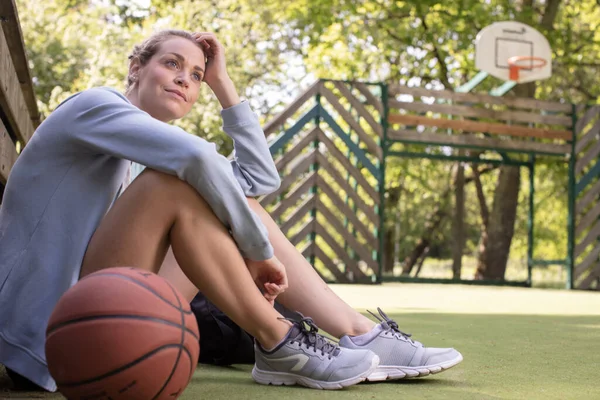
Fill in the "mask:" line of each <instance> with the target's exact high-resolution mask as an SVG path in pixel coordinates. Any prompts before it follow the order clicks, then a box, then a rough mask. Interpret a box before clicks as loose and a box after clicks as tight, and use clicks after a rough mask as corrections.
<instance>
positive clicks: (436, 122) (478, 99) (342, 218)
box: [261, 80, 600, 288]
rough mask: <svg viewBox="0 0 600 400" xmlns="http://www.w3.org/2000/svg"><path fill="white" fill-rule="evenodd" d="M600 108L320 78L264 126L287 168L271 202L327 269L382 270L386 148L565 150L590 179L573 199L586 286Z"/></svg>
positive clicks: (328, 275)
mask: <svg viewBox="0 0 600 400" xmlns="http://www.w3.org/2000/svg"><path fill="white" fill-rule="evenodd" d="M580 109H581V107H580ZM598 115H600V113H598V112H597V109H596V108H592V109H590V110H587V111H586V112H584V113H583V114H582V115H581V116H580V115H578V113H577V112H576V109H575V107H574V106H573V105H572V104H565V103H558V102H549V101H540V100H534V99H525V98H516V97H495V96H490V95H482V94H472V93H455V92H451V91H446V90H427V89H423V88H413V87H406V86H402V85H384V84H377V85H367V84H364V83H359V82H341V81H329V80H328V81H318V82H316V83H315V84H314V85H313V86H311V87H310V88H309V89H308V90H306V91H305V92H304V93H303V94H302V95H300V96H299V97H298V98H297V99H296V100H295V101H294V102H293V103H291V104H290V105H289V106H288V107H287V108H286V109H285V110H283V111H282V112H281V113H280V114H279V115H278V116H277V117H275V118H274V119H273V120H272V121H270V122H269V123H268V124H266V125H265V127H264V129H265V133H266V134H267V135H268V136H269V135H271V136H270V141H271V150H272V153H273V155H274V157H275V159H276V164H277V168H278V169H279V171H280V173H281V175H282V177H283V179H282V185H281V188H280V189H279V190H278V191H277V192H276V193H273V194H271V195H268V196H265V197H264V198H262V199H261V202H262V204H263V205H264V206H266V207H267V209H268V210H270V212H271V213H272V215H273V216H274V217H275V218H276V219H278V220H279V222H280V223H281V226H282V229H283V231H284V233H286V234H287V235H288V237H289V238H290V240H291V241H292V243H294V244H295V245H297V246H298V247H299V248H300V249H301V251H302V253H303V254H304V255H305V256H306V257H307V258H309V259H310V260H311V262H312V263H313V265H314V266H315V267H316V269H317V271H318V272H319V273H320V274H321V275H322V276H323V277H324V278H325V279H327V280H329V281H337V282H363V281H373V280H376V279H377V278H379V277H380V276H381V275H380V274H381V266H382V263H381V261H382V260H381V254H382V251H383V248H382V232H381V229H380V228H381V226H382V224H383V222H384V214H383V210H382V209H381V208H382V207H383V204H381V201H382V199H383V198H384V197H383V192H384V187H383V185H384V181H385V158H386V155H387V154H388V153H389V154H403V153H402V152H395V151H392V150H393V149H394V148H397V146H398V145H400V146H412V145H415V144H416V145H421V146H423V145H425V146H427V147H432V146H438V147H450V148H457V147H458V148H466V149H472V150H474V152H475V153H476V154H482V153H486V152H494V153H496V154H500V156H501V157H502V159H503V160H504V161H506V162H510V161H511V158H512V157H515V158H518V157H516V155H517V154H519V153H526V154H530V155H533V156H536V157H538V156H552V157H556V158H557V159H559V160H562V161H564V163H565V168H567V167H568V166H570V169H569V171H570V173H571V174H572V175H573V182H578V183H577V187H578V188H579V189H580V190H579V191H577V192H576V191H575V188H570V190H569V201H572V199H573V198H574V197H575V196H576V195H577V194H580V199H579V200H578V202H577V213H578V214H577V215H579V216H580V217H579V219H578V225H577V227H576V228H575V227H574V221H573V219H574V218H573V215H574V212H572V213H570V215H571V218H572V221H571V222H572V223H571V224H570V226H569V227H568V229H572V231H571V232H572V233H573V234H575V230H576V233H577V243H576V244H573V245H572V246H571V247H572V250H574V254H571V255H567V257H565V260H564V261H562V262H563V263H564V264H565V265H568V268H569V269H570V270H571V269H572V267H573V262H574V260H575V258H576V259H577V260H578V265H577V268H576V269H574V270H573V271H574V273H575V275H574V276H575V277H576V278H577V285H576V287H580V288H587V287H589V285H591V284H592V282H596V281H597V280H598V277H599V276H600V269H599V263H598V256H599V255H600V247H598V246H597V241H596V238H597V237H599V236H600V222H598V223H596V222H597V220H598V216H600V207H598V206H597V204H596V202H595V201H594V200H596V197H597V196H596V195H598V194H599V193H600V182H598V179H597V177H598V176H599V175H600V164H597V163H596V161H597V160H598V156H599V155H600V141H599V140H598V130H599V129H600V128H599V126H600V122H599V120H598ZM580 118H581V119H580ZM582 121H583V122H582ZM584 122H585V123H584ZM575 123H576V126H575V125H574V124H575ZM573 132H577V137H574V134H573ZM574 141H575V142H576V143H577V146H576V148H575V146H574ZM406 149H408V147H407V148H406ZM421 151H423V150H421ZM404 154H406V152H405V153H404ZM414 154H416V153H411V155H414ZM423 154H425V153H423ZM448 154H450V153H448ZM575 155H576V156H577V163H576V164H575V162H574V161H570V160H571V159H573V160H574V158H573V157H574V156H575ZM448 159H449V160H450V159H451V157H448ZM522 160H523V158H521V161H520V162H521V163H526V162H524V161H522ZM513 162H514V160H513ZM518 162H519V161H518V160H517V161H516V163H517V164H518ZM575 170H576V173H577V178H575V176H574V174H575ZM584 187H585V188H584ZM571 189H572V190H571ZM595 196H596V197H595ZM573 211H574V210H573ZM566 228H567V227H566ZM572 236H574V235H572ZM572 243H573V242H572ZM542 261H543V260H542Z"/></svg>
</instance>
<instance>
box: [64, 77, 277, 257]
mask: <svg viewBox="0 0 600 400" xmlns="http://www.w3.org/2000/svg"><path fill="white" fill-rule="evenodd" d="M238 106H239V105H238ZM63 107H64V109H63V110H62V111H63V112H62V113H61V115H62V117H63V118H65V117H66V118H68V119H69V126H68V129H67V131H68V136H69V140H71V141H72V143H74V144H75V145H76V146H80V147H81V149H82V151H88V152H93V153H97V154H108V155H111V156H113V157H118V158H122V159H126V160H131V161H134V162H136V163H139V164H142V165H145V166H147V167H149V168H152V169H155V170H157V171H160V172H163V173H166V174H170V175H175V176H177V177H178V178H179V179H181V180H183V181H185V182H187V183H189V184H190V185H191V186H192V187H194V188H195V189H196V190H197V191H198V193H199V194H200V195H201V196H202V197H203V198H204V199H205V200H206V202H207V203H208V204H209V205H210V207H211V208H212V210H213V212H214V213H215V215H216V216H217V217H218V218H219V220H220V221H221V222H222V223H223V224H224V225H225V226H226V227H227V228H228V229H229V230H230V231H231V233H232V236H233V238H234V240H235V241H236V243H237V246H238V248H239V250H240V252H241V253H242V255H243V256H244V257H246V258H250V259H253V260H264V259H267V258H270V257H272V256H273V248H272V246H271V244H270V242H269V240H268V235H267V230H266V228H265V226H264V225H263V223H262V221H261V220H260V218H259V217H258V216H257V215H256V214H255V213H254V212H253V211H252V209H251V208H250V207H249V205H248V202H247V200H246V197H245V195H246V194H247V193H260V192H262V191H264V190H267V189H265V188H264V187H263V186H265V187H267V186H269V185H271V187H272V186H274V184H275V179H274V177H273V176H269V177H267V178H261V177H260V176H261V174H260V173H254V172H248V171H249V170H252V166H253V165H256V166H257V167H256V168H257V170H258V169H260V168H266V169H268V166H267V164H268V162H267V161H262V163H259V162H258V161H257V159H258V158H259V157H260V156H256V155H251V154H247V153H246V152H244V153H245V154H247V155H246V157H245V158H244V161H245V162H247V163H248V165H249V166H248V165H244V167H243V168H242V167H241V166H240V164H243V163H238V162H236V161H234V162H231V163H230V162H229V161H228V160H227V159H226V158H225V157H223V156H222V155H220V154H219V153H218V152H217V149H216V146H215V145H214V143H210V142H208V141H206V140H204V139H201V138H199V137H197V136H194V135H191V134H189V133H187V132H185V131H183V130H182V129H180V128H178V127H176V126H173V125H169V124H167V123H164V122H161V121H158V120H157V119H155V118H152V117H151V116H150V115H149V114H147V113H146V112H144V111H142V110H140V109H139V108H137V107H135V106H134V105H132V104H131V103H130V102H129V101H128V100H127V99H126V98H125V97H124V96H123V95H121V94H120V93H118V92H116V91H112V90H108V89H104V88H94V89H89V90H87V91H85V92H81V93H80V94H78V95H76V96H74V97H73V98H72V99H70V100H69V101H67V102H66V103H65V104H63V106H62V107H59V109H60V108H63ZM243 107H246V106H242V107H240V108H243ZM57 111H58V109H57ZM230 111H231V112H230V113H228V112H227V110H224V113H225V114H226V115H227V114H233V115H230V116H226V118H227V121H226V124H229V126H231V131H233V135H234V136H235V135H236V134H237V133H238V132H239V130H240V129H241V128H240V126H244V123H243V121H245V118H244V115H242V116H241V118H236V117H237V114H236V111H239V110H230ZM248 111H249V108H248V109H247V110H245V111H241V113H243V114H246V113H247V112H248ZM228 129H229V128H228ZM250 140H251V139H250ZM242 142H244V141H243V140H242ZM267 151H268V149H267ZM246 160H247V161H246ZM271 163H272V161H271ZM252 171H253V170H252ZM261 172H262V171H261ZM240 180H241V182H240ZM261 184H262V186H261V188H262V189H261V188H257V185H258V186H260V185H261Z"/></svg>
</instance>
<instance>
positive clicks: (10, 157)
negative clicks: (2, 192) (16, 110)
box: [0, 121, 17, 185]
mask: <svg viewBox="0 0 600 400" xmlns="http://www.w3.org/2000/svg"><path fill="white" fill-rule="evenodd" d="M16 161H17V149H16V148H15V144H14V143H13V141H12V139H11V138H10V136H9V135H8V132H7V131H6V128H5V127H4V124H3V123H2V121H0V181H1V182H2V184H3V185H4V184H6V181H7V180H8V176H9V175H10V170H11V169H12V166H13V165H14V164H15V162H16Z"/></svg>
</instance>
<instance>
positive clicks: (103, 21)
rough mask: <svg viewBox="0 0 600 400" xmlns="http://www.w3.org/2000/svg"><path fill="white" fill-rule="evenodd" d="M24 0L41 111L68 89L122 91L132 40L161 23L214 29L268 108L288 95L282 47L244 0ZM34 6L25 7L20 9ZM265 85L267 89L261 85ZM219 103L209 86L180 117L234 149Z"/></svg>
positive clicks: (226, 149) (231, 65)
mask: <svg viewBox="0 0 600 400" xmlns="http://www.w3.org/2000/svg"><path fill="white" fill-rule="evenodd" d="M145 4H146V2H144V1H137V0H136V1H125V0H111V1H108V2H98V1H91V0H48V1H44V2H40V1H38V0H18V1H17V7H18V9H19V10H20V11H21V25H22V30H23V35H24V40H25V44H26V48H27V52H28V57H29V60H30V66H31V69H32V75H33V77H34V78H33V79H34V85H35V93H36V96H37V99H38V103H39V107H40V110H41V112H42V114H43V115H48V114H49V113H50V112H51V111H52V110H53V109H54V108H55V107H56V106H57V105H58V104H59V103H60V102H61V101H62V100H64V99H65V98H66V97H68V96H69V95H71V94H73V93H75V92H77V91H80V90H84V89H87V88H90V87H93V86H112V87H115V88H117V89H119V90H124V88H125V80H126V76H127V66H128V64H127V56H128V55H129V53H130V51H131V49H132V48H133V45H134V44H136V43H139V42H141V41H142V40H143V39H144V38H145V37H147V36H148V35H149V34H151V33H152V32H153V31H156V30H158V29H166V28H178V29H185V30H190V31H213V32H216V33H217V35H218V37H219V39H220V40H221V41H222V43H223V44H224V46H225V48H226V55H227V61H228V71H229V74H230V76H231V77H232V79H233V81H234V82H235V83H236V85H237V87H238V90H239V92H240V94H241V95H242V96H245V97H247V98H249V100H250V101H251V102H252V105H253V107H254V108H255V109H256V110H257V111H263V114H265V115H267V116H268V115H269V113H268V112H266V111H268V110H269V109H271V108H272V107H273V106H276V105H278V104H279V103H280V102H281V101H282V99H281V98H275V99H273V95H272V94H273V88H277V87H281V85H282V84H281V82H282V81H283V80H284V78H285V76H284V74H283V72H282V70H283V68H284V66H285V64H284V63H283V62H282V60H281V57H282V54H281V49H279V48H277V47H273V46H268V45H265V44H266V43H270V39H271V37H272V36H273V31H271V30H269V29H268V28H267V27H266V26H265V24H264V23H263V22H262V21H261V19H260V18H259V17H258V14H257V13H256V12H255V11H254V10H253V9H252V8H251V7H250V5H249V4H247V3H245V2H238V1H233V0H223V1H219V2H196V1H193V0H182V1H175V0H169V1H167V0H165V1H160V2H158V1H155V2H153V3H152V6H151V7H148V6H147V5H145ZM34 9H35V10H36V12H35V13H29V12H28V13H25V12H23V11H22V10H34ZM261 88H262V90H261ZM220 109H221V108H220V105H219V104H218V102H217V101H216V98H215V97H214V96H213V95H212V92H211V91H210V90H209V88H208V87H206V86H205V88H204V90H203V92H202V93H201V96H200V99H199V101H198V104H197V106H196V107H195V108H194V109H193V110H192V112H191V113H190V114H189V115H188V117H187V118H185V119H184V120H182V121H178V122H177V124H178V125H180V126H182V127H183V128H184V129H186V130H187V131H188V132H190V133H192V134H195V135H199V136H202V137H205V138H206V139H207V140H211V141H213V142H215V143H217V146H219V148H220V150H221V151H222V152H223V153H225V154H228V153H230V152H231V149H232V143H231V140H230V139H229V138H228V137H226V136H225V135H224V134H223V132H222V130H221V129H220V126H221V118H220Z"/></svg>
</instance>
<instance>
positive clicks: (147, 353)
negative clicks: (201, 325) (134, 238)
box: [46, 267, 200, 400]
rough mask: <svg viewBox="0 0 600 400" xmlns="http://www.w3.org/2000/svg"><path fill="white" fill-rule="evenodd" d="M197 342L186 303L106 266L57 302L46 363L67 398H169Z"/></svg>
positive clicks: (128, 271) (160, 283) (156, 280)
mask: <svg viewBox="0 0 600 400" xmlns="http://www.w3.org/2000/svg"><path fill="white" fill-rule="evenodd" d="M199 338H200V335H199V332H198V325H197V322H196V317H195V316H194V314H193V313H192V311H191V310H190V306H189V304H188V302H187V301H186V300H185V299H184V298H183V296H182V295H181V294H180V293H179V292H178V291H177V290H176V289H175V288H174V287H173V286H172V285H171V284H170V283H169V282H168V281H167V280H166V279H163V278H161V277H160V276H158V275H156V274H154V273H151V272H148V271H144V270H141V269H136V268H128V267H119V268H108V269H104V270H100V271H98V272H95V273H93V274H90V275H88V276H86V277H84V278H83V279H81V280H80V281H79V282H78V283H76V284H75V285H74V286H73V287H71V288H70V289H69V290H67V292H65V294H64V295H63V296H62V297H61V298H60V300H59V301H58V303H57V305H56V307H55V308H54V310H53V313H52V315H51V316H50V320H49V323H48V327H47V330H46V359H47V363H48V369H49V371H50V374H51V375H52V377H53V378H54V380H55V381H56V383H57V385H58V390H59V391H60V392H61V393H62V394H63V395H65V396H66V397H67V398H68V399H80V400H83V399H112V400H117V399H123V400H124V399H127V400H150V399H157V400H158V399H175V398H177V397H179V395H180V394H181V393H182V392H183V391H184V389H185V388H186V386H187V385H188V383H189V382H190V379H191V378H192V375H193V373H194V370H195V368H196V365H197V363H198V356H199V352H200V344H199Z"/></svg>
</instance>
